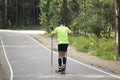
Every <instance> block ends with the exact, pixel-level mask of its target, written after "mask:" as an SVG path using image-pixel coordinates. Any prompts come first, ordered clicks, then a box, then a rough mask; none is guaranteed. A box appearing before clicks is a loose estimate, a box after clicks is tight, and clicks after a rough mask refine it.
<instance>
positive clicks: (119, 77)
mask: <svg viewBox="0 0 120 80" xmlns="http://www.w3.org/2000/svg"><path fill="white" fill-rule="evenodd" d="M28 37H29V38H30V39H32V40H34V41H35V42H36V43H38V44H39V45H41V46H42V47H43V48H45V49H47V50H49V51H51V50H50V49H48V48H47V47H45V46H44V45H42V44H41V43H39V42H38V41H37V40H35V39H34V38H32V37H31V36H28ZM54 54H57V53H56V52H54ZM68 59H69V60H71V61H73V62H76V63H78V64H81V65H83V66H86V67H88V68H91V69H93V70H96V71H99V72H101V73H104V74H107V75H110V76H112V77H115V78H118V79H120V76H117V75H114V74H111V73H108V72H105V71H103V70H100V69H97V68H95V67H92V66H90V65H88V64H85V63H83V62H80V61H77V60H75V59H72V58H70V57H68Z"/></svg>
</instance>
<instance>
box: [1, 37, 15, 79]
mask: <svg viewBox="0 0 120 80" xmlns="http://www.w3.org/2000/svg"><path fill="white" fill-rule="evenodd" d="M0 41H1V43H2V48H3V52H4V55H5V59H6V61H7V63H8V66H9V69H10V80H13V69H12V66H11V64H10V61H9V60H8V57H7V54H6V50H5V46H4V43H3V40H2V37H0Z"/></svg>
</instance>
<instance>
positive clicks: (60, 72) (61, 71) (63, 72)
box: [55, 69, 65, 74]
mask: <svg viewBox="0 0 120 80" xmlns="http://www.w3.org/2000/svg"><path fill="white" fill-rule="evenodd" d="M55 73H58V74H65V69H59V70H55Z"/></svg>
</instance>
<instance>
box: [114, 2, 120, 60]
mask: <svg viewBox="0 0 120 80" xmlns="http://www.w3.org/2000/svg"><path fill="white" fill-rule="evenodd" d="M115 14H116V17H115V24H116V47H117V51H116V57H117V59H118V58H120V0H115Z"/></svg>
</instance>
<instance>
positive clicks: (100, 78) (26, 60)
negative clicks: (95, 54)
mask: <svg viewBox="0 0 120 80" xmlns="http://www.w3.org/2000/svg"><path fill="white" fill-rule="evenodd" d="M0 59H1V62H2V66H3V68H4V71H5V73H6V75H7V80H120V76H119V75H114V74H113V73H110V72H108V71H105V70H102V69H99V68H95V67H93V66H90V65H87V64H84V63H82V62H79V61H76V60H74V59H72V58H69V57H68V60H67V70H66V74H64V75H61V74H57V73H54V72H55V69H57V53H56V52H54V54H53V66H51V50H49V49H47V48H46V47H44V46H43V45H42V44H40V43H38V42H37V41H36V40H35V39H33V38H32V37H30V36H29V35H27V34H23V33H17V32H9V31H0Z"/></svg>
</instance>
